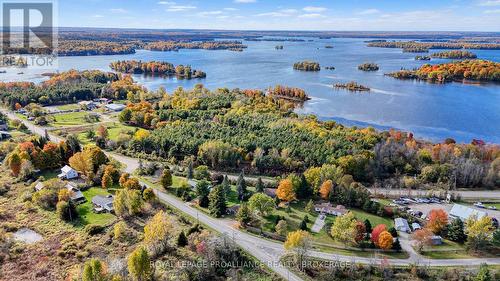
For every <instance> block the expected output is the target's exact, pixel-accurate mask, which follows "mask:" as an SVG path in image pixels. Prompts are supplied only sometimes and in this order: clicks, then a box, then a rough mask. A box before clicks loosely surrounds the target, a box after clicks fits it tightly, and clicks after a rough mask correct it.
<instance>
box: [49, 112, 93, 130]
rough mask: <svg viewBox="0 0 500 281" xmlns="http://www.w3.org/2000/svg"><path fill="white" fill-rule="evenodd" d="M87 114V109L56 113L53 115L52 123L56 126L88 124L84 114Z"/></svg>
mask: <svg viewBox="0 0 500 281" xmlns="http://www.w3.org/2000/svg"><path fill="white" fill-rule="evenodd" d="M87 114H88V113H87V112H85V111H80V112H71V113H63V114H54V115H52V116H53V117H54V122H53V123H52V124H51V125H52V126H54V127H65V126H76V125H84V124H87V122H86V121H85V119H84V116H85V115H87Z"/></svg>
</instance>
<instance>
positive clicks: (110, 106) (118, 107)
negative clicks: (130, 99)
mask: <svg viewBox="0 0 500 281" xmlns="http://www.w3.org/2000/svg"><path fill="white" fill-rule="evenodd" d="M104 107H105V108H106V109H107V110H109V111H115V112H119V111H122V110H124V109H125V107H126V106H125V105H124V104H117V103H110V104H106V105H105V106H104Z"/></svg>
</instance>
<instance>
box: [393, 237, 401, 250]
mask: <svg viewBox="0 0 500 281" xmlns="http://www.w3.org/2000/svg"><path fill="white" fill-rule="evenodd" d="M392 249H393V250H395V251H398V252H399V251H401V243H400V242H399V238H396V240H395V241H394V243H393V244H392Z"/></svg>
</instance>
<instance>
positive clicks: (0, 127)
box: [0, 123, 9, 131]
mask: <svg viewBox="0 0 500 281" xmlns="http://www.w3.org/2000/svg"><path fill="white" fill-rule="evenodd" d="M8 129H9V126H8V125H7V124H5V123H2V124H0V131H7V130H8Z"/></svg>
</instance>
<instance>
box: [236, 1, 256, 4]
mask: <svg viewBox="0 0 500 281" xmlns="http://www.w3.org/2000/svg"><path fill="white" fill-rule="evenodd" d="M255 2H257V0H234V3H240V4H247V3H255Z"/></svg>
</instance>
